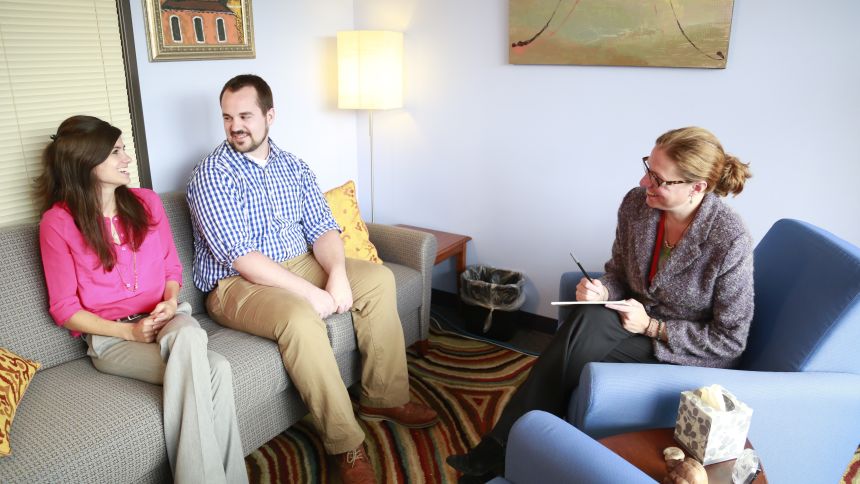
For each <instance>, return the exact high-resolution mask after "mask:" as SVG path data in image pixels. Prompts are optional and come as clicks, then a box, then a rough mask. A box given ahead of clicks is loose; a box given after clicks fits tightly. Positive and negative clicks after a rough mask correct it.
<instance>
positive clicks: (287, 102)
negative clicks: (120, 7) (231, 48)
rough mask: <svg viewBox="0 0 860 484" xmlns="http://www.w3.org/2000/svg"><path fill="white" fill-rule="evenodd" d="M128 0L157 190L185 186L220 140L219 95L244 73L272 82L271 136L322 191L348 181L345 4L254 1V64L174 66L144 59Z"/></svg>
mask: <svg viewBox="0 0 860 484" xmlns="http://www.w3.org/2000/svg"><path fill="white" fill-rule="evenodd" d="M130 3H131V7H132V18H133V28H134V37H135V49H136V50H137V67H138V73H139V78H140V90H141V97H142V100H143V115H144V118H145V125H146V136H147V147H148V149H149V159H150V167H151V170H152V182H153V186H154V188H155V190H156V191H159V192H165V191H172V190H184V188H185V182H186V180H187V177H188V175H189V174H190V172H191V169H192V168H193V167H194V165H195V164H197V162H199V161H200V160H201V159H203V158H204V157H205V156H206V155H208V154H209V153H210V152H211V151H212V149H213V148H215V146H216V145H217V144H218V143H220V142H221V141H223V140H224V130H223V127H222V124H221V109H220V105H219V103H218V94H219V93H220V92H221V87H222V86H223V85H224V83H225V82H226V81H227V80H228V79H230V78H231V77H233V76H235V75H237V74H242V73H255V74H259V75H260V76H262V77H263V78H264V79H266V81H267V82H268V83H269V85H271V87H272V91H273V94H274V99H275V113H276V119H275V124H274V125H273V126H272V129H271V131H270V134H271V136H272V139H274V140H275V142H276V143H278V145H279V146H280V147H281V148H284V149H286V150H288V151H291V152H293V153H295V154H296V155H297V156H299V157H301V158H303V159H304V160H305V161H306V162H307V163H308V164H309V165H310V166H311V168H312V169H313V170H314V171H315V172H316V174H317V180H318V182H319V184H320V186H321V187H322V188H323V189H327V188H331V187H333V186H337V185H340V184H341V183H343V182H344V181H346V180H348V179H355V178H356V176H357V163H356V139H355V117H356V114H355V112H353V111H341V110H338V109H337V89H336V86H337V57H336V52H337V51H336V35H337V34H336V32H337V31H338V30H348V29H351V28H352V25H353V4H352V1H351V0H326V1H324V2H312V1H302V0H278V1H272V0H257V1H255V2H253V19H254V30H255V43H256V51H257V56H256V59H239V60H217V61H182V62H149V58H148V52H147V43H146V31H145V26H144V21H143V18H144V17H143V3H144V2H141V1H132V2H130Z"/></svg>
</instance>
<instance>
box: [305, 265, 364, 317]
mask: <svg viewBox="0 0 860 484" xmlns="http://www.w3.org/2000/svg"><path fill="white" fill-rule="evenodd" d="M305 297H306V299H307V300H308V302H310V303H311V306H313V308H314V310H315V311H316V312H317V314H319V315H320V317H321V318H323V319H325V318H327V317H329V316H331V315H332V314H334V313H338V314H341V313H344V312H346V311H349V309H350V308H351V307H352V303H353V299H352V288H351V287H350V285H349V279H347V277H346V273H343V274H340V273H337V272H333V273H332V274H330V275H329V278H328V282H326V285H325V289H320V288H317V287H314V288H313V289H311V291H310V293H309V294H308V295H307V296H305Z"/></svg>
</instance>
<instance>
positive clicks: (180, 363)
mask: <svg viewBox="0 0 860 484" xmlns="http://www.w3.org/2000/svg"><path fill="white" fill-rule="evenodd" d="M120 135H121V131H120V130H119V129H118V128H116V127H114V126H111V125H110V124H108V123H106V122H104V121H102V120H100V119H98V118H94V117H91V116H73V117H71V118H69V119H66V120H65V121H63V123H62V124H60V127H59V129H58V130H57V134H56V135H54V136H52V139H53V140H52V142H51V143H50V144H49V145H48V146H47V148H45V151H44V154H43V162H44V173H43V174H42V176H41V177H40V178H39V180H38V194H39V196H40V197H41V199H42V202H43V210H44V213H43V214H42V221H41V223H40V225H39V241H40V246H41V250H42V264H43V266H44V270H45V280H46V282H47V287H48V296H49V299H50V301H49V303H50V307H49V311H50V313H51V316H52V317H53V318H54V321H56V323H57V324H58V325H60V326H63V327H65V328H67V329H68V330H69V331H70V332H71V333H72V336H74V337H79V336H83V337H84V339H85V340H86V342H87V345H88V346H89V351H88V352H87V354H88V355H89V356H90V358H91V359H92V362H93V365H94V366H95V367H96V368H97V369H98V370H99V371H102V372H104V373H110V374H113V375H120V376H124V377H129V378H135V379H137V380H142V381H145V382H149V383H153V384H156V385H162V386H163V392H164V393H163V395H164V434H165V435H164V436H165V441H166V444H167V456H168V459H169V460H170V467H171V470H172V471H173V477H174V480H175V481H176V482H178V483H186V482H201V483H203V482H205V483H209V482H222V483H235V482H239V483H243V482H247V480H248V478H247V473H246V472H245V464H244V457H243V453H242V444H241V440H240V437H239V429H238V426H237V423H236V410H235V404H234V401H233V376H232V372H231V369H230V363H229V362H228V361H227V360H226V359H225V358H224V357H223V356H221V355H219V354H218V353H215V352H213V351H208V350H207V344H208V338H207V335H206V332H205V331H204V330H203V329H202V328H200V325H199V323H198V322H197V321H196V320H195V319H194V318H193V317H191V307H190V305H189V304H188V303H181V304H180V303H179V302H178V296H179V289H180V285H181V283H182V266H181V265H180V263H179V258H178V257H177V255H176V247H175V246H174V244H173V236H172V234H171V233H170V226H169V224H168V220H167V217H166V215H165V213H164V207H163V206H162V205H161V200H160V199H159V197H158V195H156V194H155V193H154V192H152V191H150V190H146V189H134V188H129V187H128V186H127V185H128V183H129V182H130V181H131V179H130V176H129V169H128V168H129V164H130V163H131V162H132V160H131V158H129V156H128V155H127V154H126V153H125V146H124V144H123V141H122V137H121V136H120Z"/></svg>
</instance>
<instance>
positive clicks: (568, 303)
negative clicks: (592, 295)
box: [550, 301, 628, 306]
mask: <svg viewBox="0 0 860 484" xmlns="http://www.w3.org/2000/svg"><path fill="white" fill-rule="evenodd" d="M550 304H552V305H553V306H575V305H577V304H618V305H619V306H627V305H628V304H627V301H553V302H551V303H550Z"/></svg>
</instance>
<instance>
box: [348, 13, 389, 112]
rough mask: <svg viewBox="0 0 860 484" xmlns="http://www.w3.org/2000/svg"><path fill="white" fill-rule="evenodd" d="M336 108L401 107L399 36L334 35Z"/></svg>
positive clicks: (366, 32) (378, 33)
mask: <svg viewBox="0 0 860 484" xmlns="http://www.w3.org/2000/svg"><path fill="white" fill-rule="evenodd" d="M337 66H338V69H337V71H338V72H337V75H338V98H337V105H338V107H339V108H341V109H371V110H372V109H394V108H400V107H403V33H402V32H391V31H385V30H351V31H343V32H338V33H337Z"/></svg>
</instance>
